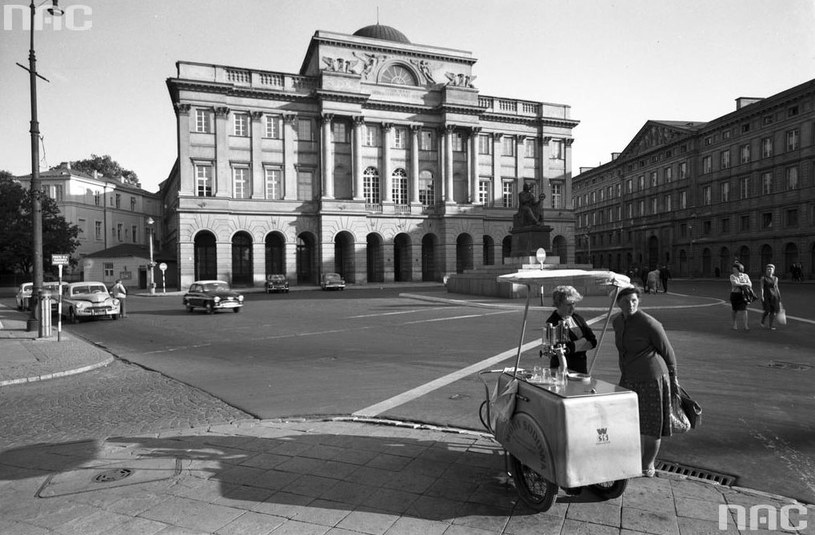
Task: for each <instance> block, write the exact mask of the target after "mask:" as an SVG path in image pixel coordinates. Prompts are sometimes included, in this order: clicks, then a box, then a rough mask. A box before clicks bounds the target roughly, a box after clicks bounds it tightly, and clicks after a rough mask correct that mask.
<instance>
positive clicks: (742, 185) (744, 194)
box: [739, 176, 750, 199]
mask: <svg viewBox="0 0 815 535" xmlns="http://www.w3.org/2000/svg"><path fill="white" fill-rule="evenodd" d="M749 196H750V177H749V176H745V177H742V178H740V179H739V198H741V199H746V198H748V197H749Z"/></svg>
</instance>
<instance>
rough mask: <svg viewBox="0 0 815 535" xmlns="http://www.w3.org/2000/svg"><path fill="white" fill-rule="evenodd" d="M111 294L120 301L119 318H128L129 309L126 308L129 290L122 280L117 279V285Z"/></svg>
mask: <svg viewBox="0 0 815 535" xmlns="http://www.w3.org/2000/svg"><path fill="white" fill-rule="evenodd" d="M111 293H112V294H113V297H115V298H116V299H118V300H119V307H120V310H119V317H120V318H126V317H127V309H126V308H125V303H127V288H125V285H124V284H122V279H116V284H114V285H113V290H112V291H111Z"/></svg>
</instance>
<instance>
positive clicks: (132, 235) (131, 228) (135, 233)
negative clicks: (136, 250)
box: [130, 225, 138, 243]
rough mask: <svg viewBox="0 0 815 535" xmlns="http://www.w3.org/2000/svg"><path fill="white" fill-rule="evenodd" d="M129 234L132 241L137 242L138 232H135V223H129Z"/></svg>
mask: <svg viewBox="0 0 815 535" xmlns="http://www.w3.org/2000/svg"><path fill="white" fill-rule="evenodd" d="M130 236H131V237H132V241H133V243H138V240H137V239H136V238H137V237H138V232H136V225H131V227H130Z"/></svg>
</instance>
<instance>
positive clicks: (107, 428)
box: [0, 360, 253, 449]
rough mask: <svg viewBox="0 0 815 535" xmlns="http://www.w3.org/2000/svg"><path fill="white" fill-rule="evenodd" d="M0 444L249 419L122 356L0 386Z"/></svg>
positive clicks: (76, 438)
mask: <svg viewBox="0 0 815 535" xmlns="http://www.w3.org/2000/svg"><path fill="white" fill-rule="evenodd" d="M0 406H2V410H0V429H2V430H3V432H2V433H0V449H5V448H10V447H18V446H23V445H27V444H37V443H57V442H67V441H74V440H82V439H88V438H102V437H110V436H131V435H136V434H145V433H155V432H159V431H166V430H170V429H184V428H193V427H200V426H206V425H214V424H224V423H229V422H234V421H238V420H245V419H252V418H253V417H252V416H251V415H250V414H247V413H245V412H243V411H240V410H238V409H236V408H234V407H232V406H230V405H227V404H226V403H224V402H222V401H220V400H219V399H217V398H215V397H213V396H210V395H209V394H207V393H206V392H203V391H201V390H199V389H197V388H193V387H190V386H188V385H185V384H183V383H180V382H178V381H174V380H172V379H169V378H167V377H165V376H163V375H161V374H159V373H155V372H151V371H148V370H145V369H143V368H140V367H139V366H135V365H132V364H128V363H125V362H122V361H118V360H117V361H114V362H113V363H112V364H110V365H108V366H105V367H104V368H99V369H97V370H93V371H90V372H87V373H82V374H78V375H72V376H68V377H63V378H57V379H51V380H48V381H39V382H34V383H26V384H21V385H11V386H5V387H3V388H2V389H0Z"/></svg>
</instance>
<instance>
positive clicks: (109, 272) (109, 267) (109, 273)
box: [102, 262, 113, 279]
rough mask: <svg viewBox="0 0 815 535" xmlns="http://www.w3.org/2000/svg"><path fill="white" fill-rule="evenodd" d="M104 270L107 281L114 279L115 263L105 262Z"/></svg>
mask: <svg viewBox="0 0 815 535" xmlns="http://www.w3.org/2000/svg"><path fill="white" fill-rule="evenodd" d="M102 269H103V270H104V277H105V278H106V279H112V278H113V262H104V263H103V264H102Z"/></svg>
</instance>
